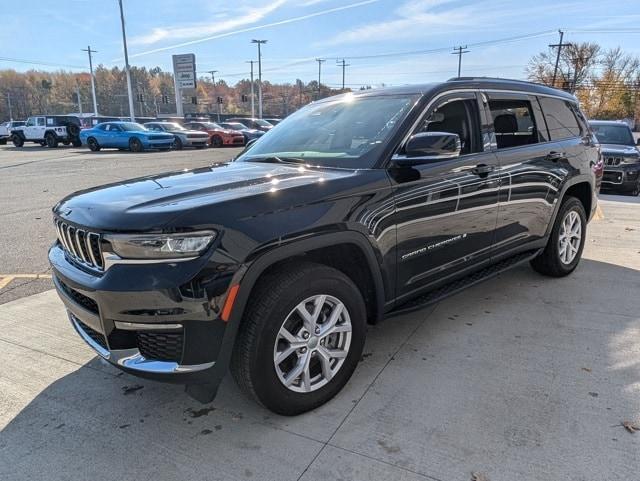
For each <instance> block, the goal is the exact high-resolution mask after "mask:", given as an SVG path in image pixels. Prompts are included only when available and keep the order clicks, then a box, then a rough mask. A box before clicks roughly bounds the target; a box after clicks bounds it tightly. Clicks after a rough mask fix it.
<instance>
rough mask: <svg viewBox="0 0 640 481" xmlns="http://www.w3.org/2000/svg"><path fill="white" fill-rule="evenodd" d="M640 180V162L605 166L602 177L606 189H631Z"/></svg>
mask: <svg viewBox="0 0 640 481" xmlns="http://www.w3.org/2000/svg"><path fill="white" fill-rule="evenodd" d="M639 181H640V164H629V165H619V166H616V167H605V169H604V174H603V177H602V187H601V189H602V190H603V191H604V190H616V191H631V190H634V189H635V188H636V186H637V185H638V182H639Z"/></svg>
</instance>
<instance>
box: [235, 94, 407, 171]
mask: <svg viewBox="0 0 640 481" xmlns="http://www.w3.org/2000/svg"><path fill="white" fill-rule="evenodd" d="M416 100H417V96H413V95H397V96H396V95H393V96H392V95H388V96H387V95H380V96H371V97H369V96H363V97H354V96H353V95H345V96H342V97H340V98H338V99H336V100H333V101H325V102H321V103H317V104H311V105H308V106H307V107H305V108H303V109H301V110H298V111H297V112H295V113H294V114H292V115H290V116H289V117H287V118H286V119H285V120H283V121H282V122H281V123H280V127H278V128H277V129H274V130H273V131H271V132H269V134H268V135H264V136H263V137H261V138H260V139H259V140H258V141H257V142H256V143H255V144H253V145H252V146H251V147H250V149H249V150H248V151H247V152H245V153H244V154H243V155H241V156H240V157H239V158H238V160H240V161H248V162H250V161H251V160H257V161H259V160H264V158H265V157H278V158H281V159H286V158H287V157H288V158H291V157H293V158H296V159H299V160H303V161H305V162H306V161H308V163H309V164H313V165H320V166H327V167H349V168H370V167H373V165H374V164H375V162H376V160H377V159H376V156H377V155H378V154H379V153H380V151H381V150H382V149H384V146H385V143H386V141H387V140H388V139H389V137H390V136H391V134H392V133H393V132H394V131H395V130H396V128H397V127H398V126H399V125H400V124H401V123H402V121H403V120H404V118H405V117H406V115H407V113H408V112H409V110H410V108H411V106H412V105H413V104H414V103H415V101H416Z"/></svg>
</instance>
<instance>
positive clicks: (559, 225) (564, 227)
mask: <svg viewBox="0 0 640 481" xmlns="http://www.w3.org/2000/svg"><path fill="white" fill-rule="evenodd" d="M586 234H587V215H586V213H585V210H584V207H583V205H582V202H580V201H579V200H578V199H576V198H575V197H566V198H565V200H564V201H563V203H562V205H561V206H560V210H559V211H558V216H557V217H556V221H555V224H554V226H553V230H552V231H551V236H550V237H549V241H548V242H547V246H546V247H545V249H544V251H542V253H540V254H539V255H538V257H536V258H535V259H533V260H532V261H531V266H532V267H533V268H534V269H535V270H536V271H538V272H539V273H541V274H544V275H547V276H552V277H563V276H566V275H569V274H571V273H572V272H573V270H574V269H575V268H576V267H577V266H578V263H579V262H580V258H581V257H582V250H583V249H584V242H585V237H586Z"/></svg>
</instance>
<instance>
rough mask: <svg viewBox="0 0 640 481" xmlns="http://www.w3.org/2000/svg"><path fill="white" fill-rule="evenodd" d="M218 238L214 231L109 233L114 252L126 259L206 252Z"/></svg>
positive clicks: (108, 239) (185, 255) (182, 255)
mask: <svg viewBox="0 0 640 481" xmlns="http://www.w3.org/2000/svg"><path fill="white" fill-rule="evenodd" d="M215 238H216V233H215V232H214V231H201V232H187V233H183V234H140V235H136V234H133V235H127V234H123V235H119V234H118V235H109V236H105V239H106V240H107V241H109V242H110V243H111V247H112V248H113V252H115V253H116V254H118V255H119V256H120V257H122V258H124V259H174V258H179V257H193V256H197V255H199V254H201V253H202V252H204V251H205V250H206V249H207V248H208V247H209V246H210V245H211V242H213V240H214V239H215Z"/></svg>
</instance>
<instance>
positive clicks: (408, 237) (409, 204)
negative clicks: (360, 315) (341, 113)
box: [389, 92, 499, 299]
mask: <svg viewBox="0 0 640 481" xmlns="http://www.w3.org/2000/svg"><path fill="white" fill-rule="evenodd" d="M482 126H486V121H485V120H484V116H483V113H482V111H481V109H480V107H479V103H478V98H477V94H476V93H475V92H460V93H451V94H447V95H445V96H443V97H440V98H439V99H438V100H437V101H436V102H434V103H433V104H432V105H431V106H430V107H429V108H428V109H427V111H426V112H425V114H424V116H423V117H422V119H421V120H420V121H419V123H418V124H417V127H416V128H415V130H414V131H413V132H412V134H416V133H418V132H424V131H427V132H448V133H455V134H457V135H458V136H459V137H460V139H461V143H462V151H461V155H460V156H459V157H456V158H449V159H443V160H437V159H435V160H433V159H431V160H425V163H424V164H422V165H415V166H413V167H402V168H392V169H390V171H389V174H390V178H391V180H392V185H393V188H394V192H395V204H396V211H395V213H394V218H395V225H396V231H397V279H398V282H397V285H398V292H397V295H398V298H400V299H401V298H403V297H408V296H411V295H412V294H414V293H416V292H418V291H420V290H422V289H425V288H427V286H429V285H430V284H432V283H434V282H436V281H443V280H444V279H446V278H448V277H450V276H455V275H457V274H459V273H460V271H461V270H463V269H465V268H467V267H471V266H473V265H474V264H479V263H481V262H482V261H484V260H488V259H489V258H490V256H491V248H492V245H493V236H494V230H495V227H496V218H497V213H498V208H497V205H498V190H499V177H498V161H497V158H496V156H495V154H494V153H493V152H491V151H490V149H489V143H488V142H485V140H486V139H488V132H487V136H486V137H485V136H483V132H482ZM402 155H403V154H402V151H400V152H398V153H397V154H396V155H395V158H396V159H397V158H399V157H402Z"/></svg>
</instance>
